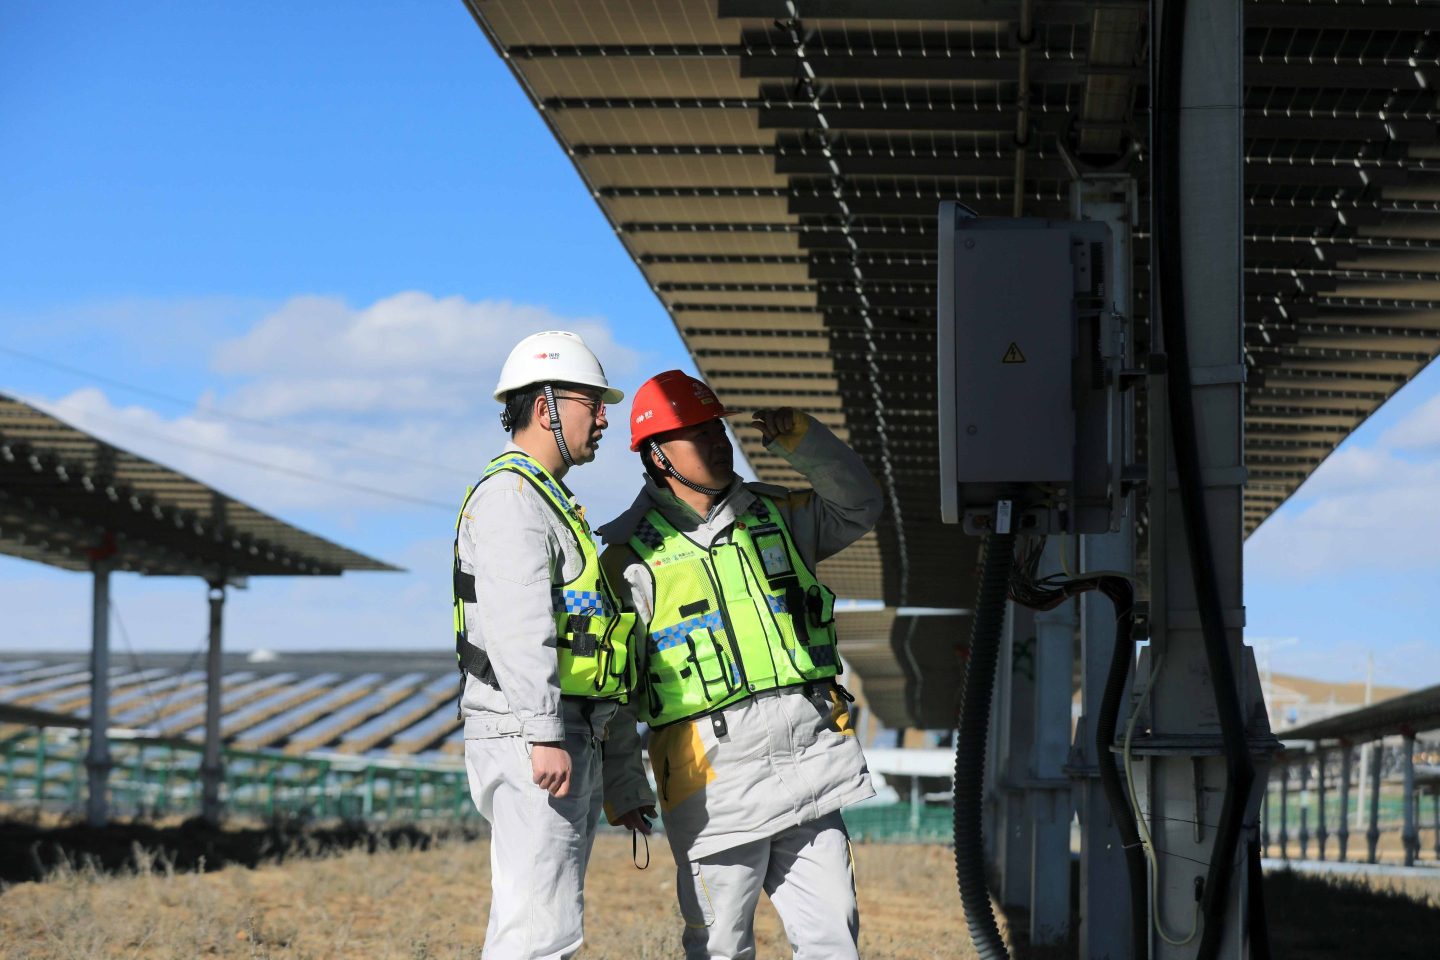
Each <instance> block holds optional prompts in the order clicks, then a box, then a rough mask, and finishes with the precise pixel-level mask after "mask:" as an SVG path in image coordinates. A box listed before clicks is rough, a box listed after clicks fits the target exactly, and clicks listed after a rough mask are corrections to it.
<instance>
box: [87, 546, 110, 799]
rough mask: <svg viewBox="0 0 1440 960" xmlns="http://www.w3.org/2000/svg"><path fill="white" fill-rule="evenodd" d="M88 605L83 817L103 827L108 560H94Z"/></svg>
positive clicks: (106, 796) (107, 716)
mask: <svg viewBox="0 0 1440 960" xmlns="http://www.w3.org/2000/svg"><path fill="white" fill-rule="evenodd" d="M91 569H92V570H93V571H94V577H95V584H94V593H93V595H92V596H93V602H92V604H91V608H90V744H89V747H88V749H87V750H86V752H85V770H86V773H87V775H88V778H89V787H90V790H89V794H88V795H87V798H86V804H85V821H86V822H87V823H88V824H89V825H90V826H92V827H103V826H105V824H107V823H108V822H109V821H110V803H109V791H110V767H111V766H112V764H111V761H110V562H109V561H108V560H96V561H95V562H94V563H93V564H92V567H91Z"/></svg>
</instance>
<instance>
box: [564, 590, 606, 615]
mask: <svg viewBox="0 0 1440 960" xmlns="http://www.w3.org/2000/svg"><path fill="white" fill-rule="evenodd" d="M556 599H557V600H558V601H559V603H558V604H557V606H561V605H563V607H564V610H565V612H566V613H569V614H572V615H583V616H592V617H613V616H614V615H615V611H613V610H612V609H610V603H609V601H607V600H606V599H605V595H604V594H602V593H598V592H596V591H594V590H562V591H560V595H559V596H558V597H557V598H556Z"/></svg>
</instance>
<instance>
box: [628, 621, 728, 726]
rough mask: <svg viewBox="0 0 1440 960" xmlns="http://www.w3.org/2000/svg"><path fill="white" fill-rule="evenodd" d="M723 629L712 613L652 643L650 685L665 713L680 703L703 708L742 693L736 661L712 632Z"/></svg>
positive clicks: (668, 631)
mask: <svg viewBox="0 0 1440 960" xmlns="http://www.w3.org/2000/svg"><path fill="white" fill-rule="evenodd" d="M720 628H721V619H720V615H719V614H718V613H712V614H710V615H708V616H705V617H700V618H696V619H695V620H690V621H686V622H685V623H681V624H677V625H676V626H674V627H670V628H668V629H667V630H666V631H664V632H663V633H662V634H660V635H657V636H655V637H654V638H653V639H652V642H653V649H652V650H651V653H650V663H649V670H650V674H651V681H652V685H653V687H654V688H655V692H656V693H658V694H659V698H660V700H661V701H662V703H663V706H664V709H665V710H666V712H670V711H671V710H672V708H673V707H674V706H675V705H676V704H677V703H678V704H680V705H682V706H683V707H684V708H686V709H695V708H704V707H706V706H708V705H709V704H712V703H718V702H719V701H721V700H724V699H725V698H726V697H728V696H730V695H731V694H732V693H734V692H735V691H736V690H738V689H739V686H740V673H739V670H738V668H737V667H736V664H735V661H734V660H733V659H732V658H731V656H730V654H729V652H728V651H727V650H726V648H725V645H724V643H723V642H722V641H721V639H720V637H719V636H717V635H716V633H715V632H713V631H715V630H719V629H720ZM697 681H698V682H697Z"/></svg>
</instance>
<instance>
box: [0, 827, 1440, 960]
mask: <svg viewBox="0 0 1440 960" xmlns="http://www.w3.org/2000/svg"><path fill="white" fill-rule="evenodd" d="M654 852H655V853H656V857H655V859H654V865H653V866H652V867H651V868H650V869H649V870H645V871H639V870H636V869H635V868H634V866H633V865H632V864H631V861H630V845H629V840H628V839H627V838H625V837H622V836H618V835H615V834H608V835H604V836H602V837H601V838H600V839H599V841H598V842H597V845H596V852H595V859H594V861H593V865H592V868H591V873H590V879H589V890H590V894H589V899H590V905H589V909H588V916H587V923H586V926H587V946H586V948H585V950H584V951H583V952H582V954H581V956H582V957H583V958H584V960H605V958H609V960H622V958H623V960H653V958H665V960H674V958H676V957H678V956H679V955H680V953H679V947H678V943H679V921H678V917H677V914H676V911H675V906H674V898H673V884H674V876H673V867H672V866H670V861H669V859H668V856H667V855H666V851H665V849H664V846H663V841H662V842H661V843H660V844H657V845H656V848H655V850H654ZM856 863H857V872H858V877H859V890H860V900H861V917H862V938H863V943H862V948H863V955H864V956H865V957H866V958H868V960H920V958H925V960H930V958H935V957H947V958H948V957H954V958H960V960H965V958H971V957H974V956H975V954H974V952H973V951H972V950H971V948H970V946H969V942H968V938H967V937H966V935H965V932H964V921H963V918H962V916H961V913H960V908H959V903H958V896H957V895H956V894H955V892H954V880H953V877H954V873H953V863H952V860H951V853H950V851H949V850H948V849H947V848H944V847H937V846H928V847H909V846H878V845H876V846H859V847H857V848H856ZM1378 882H1379V884H1380V886H1381V888H1382V889H1384V888H1386V887H1388V886H1389V884H1387V883H1386V882H1385V881H1383V880H1381V881H1378ZM1402 886H1403V887H1404V889H1403V890H1401V891H1400V892H1396V893H1389V894H1385V893H1381V894H1376V893H1375V892H1374V891H1373V890H1367V889H1364V888H1354V889H1337V888H1336V887H1335V886H1334V885H1333V884H1326V883H1323V882H1321V881H1316V880H1308V879H1306V878H1302V877H1294V876H1291V875H1286V874H1281V875H1279V877H1278V878H1277V877H1272V878H1271V880H1269V881H1267V884H1266V888H1267V892H1269V893H1270V910H1271V918H1272V921H1273V922H1272V928H1273V929H1274V930H1275V936H1274V939H1275V945H1276V951H1275V955H1276V956H1277V957H1281V958H1304V960H1340V958H1342V957H1343V958H1345V960H1361V958H1365V957H1371V956H1374V957H1377V958H1378V957H1386V958H1399V960H1404V958H1407V957H1415V958H1421V957H1425V958H1430V957H1433V956H1434V955H1435V954H1434V952H1433V951H1434V943H1435V942H1436V939H1435V936H1436V934H1437V933H1440V922H1437V921H1440V878H1437V879H1436V880H1423V881H1414V880H1409V881H1404V882H1403V884H1402ZM488 889H489V868H488V847H487V845H486V843H485V842H484V841H477V842H472V843H463V842H459V841H451V842H444V841H442V842H438V843H436V844H434V845H433V846H432V847H431V849H429V850H426V851H421V850H418V849H404V848H401V849H396V850H389V851H382V852H378V853H374V854H370V853H366V852H364V851H363V850H353V851H346V852H339V853H334V854H331V855H328V856H323V857H319V858H315V859H306V860H292V861H290V862H287V863H285V864H283V865H274V864H272V865H262V866H259V867H257V868H255V869H245V868H242V867H231V868H229V869H225V870H221V871H216V872H210V873H176V872H174V871H172V870H169V869H167V867H166V865H165V863H163V862H157V861H155V860H154V859H153V858H149V857H146V856H144V855H143V854H142V855H140V856H139V866H138V868H137V869H132V870H130V871H129V872H128V874H120V875H111V876H107V875H103V874H101V873H99V872H97V871H95V870H93V869H76V868H74V867H68V866H65V867H61V868H60V869H59V870H57V871H56V872H54V873H53V874H52V875H51V876H50V877H49V878H48V879H47V880H46V881H45V882H42V883H22V884H18V885H16V886H13V887H10V888H8V889H6V890H4V891H3V892H0V957H3V958H5V960H51V958H57V960H58V958H64V960H71V958H91V957H135V958H177V960H178V958H183V960H193V958H196V957H234V958H250V960H254V958H269V957H275V958H302V957H314V958H330V957H337V956H364V957H376V958H390V957H395V958H414V960H419V958H432V957H433V958H451V957H456V958H459V957H466V958H474V957H477V956H478V954H479V945H480V943H481V937H482V934H483V932H484V926H485V917H486V911H487V910H488ZM1326 891H1330V892H1331V893H1327V892H1326ZM1332 894H1333V895H1332ZM1336 902H1343V904H1344V906H1341V907H1337V906H1335V903H1336ZM1377 911H1382V912H1377ZM757 927H758V939H759V956H760V957H762V958H777V957H788V956H789V954H790V951H789V948H788V945H787V944H786V942H785V937H784V933H783V932H782V929H781V926H780V923H779V920H778V918H777V917H776V916H775V914H774V911H773V910H772V909H771V908H770V907H769V905H768V904H767V903H762V907H761V910H760V916H759V918H758V923H757ZM1347 936H1353V938H1354V940H1353V941H1347V939H1346V937H1347ZM1351 942H1363V943H1364V944H1365V947H1364V948H1363V949H1357V948H1355V947H1353V946H1349V945H1347V944H1348V943H1351ZM1407 945H1408V946H1407ZM1371 948H1373V950H1372V949H1371Z"/></svg>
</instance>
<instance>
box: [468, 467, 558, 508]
mask: <svg viewBox="0 0 1440 960" xmlns="http://www.w3.org/2000/svg"><path fill="white" fill-rule="evenodd" d="M509 467H519V468H520V469H521V470H524V471H525V472H526V473H528V474H530V476H532V477H534V478H535V479H536V480H539V481H540V482H541V483H542V484H544V486H545V489H546V490H548V491H550V495H551V496H552V497H554V498H555V500H556V501H557V502H558V503H560V504H562V505H563V506H564V507H565V509H566V510H570V511H572V512H573V511H574V509H575V505H574V504H572V503H571V502H570V498H569V497H567V496H565V492H564V491H563V490H561V489H560V488H559V487H558V486H557V485H556V484H555V482H554V481H553V480H551V479H550V477H549V476H548V475H547V474H546V473H545V471H544V470H543V469H542V468H541V467H540V466H539V465H537V464H535V463H534V462H532V461H530V460H528V459H526V458H525V457H517V456H515V455H514V454H511V455H510V456H507V457H501V458H500V459H499V460H496V461H494V462H493V463H491V464H490V466H489V467H487V468H486V469H485V476H487V477H488V476H490V475H491V474H493V473H496V472H497V471H500V470H504V469H506V468H509Z"/></svg>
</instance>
